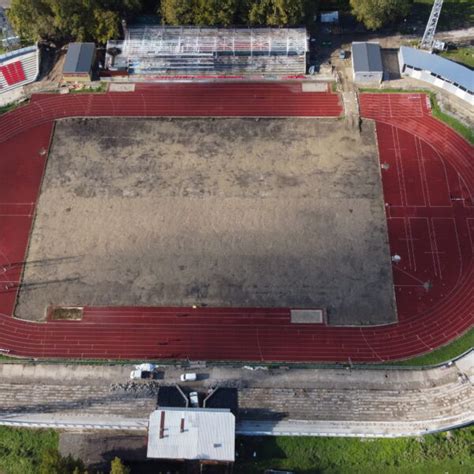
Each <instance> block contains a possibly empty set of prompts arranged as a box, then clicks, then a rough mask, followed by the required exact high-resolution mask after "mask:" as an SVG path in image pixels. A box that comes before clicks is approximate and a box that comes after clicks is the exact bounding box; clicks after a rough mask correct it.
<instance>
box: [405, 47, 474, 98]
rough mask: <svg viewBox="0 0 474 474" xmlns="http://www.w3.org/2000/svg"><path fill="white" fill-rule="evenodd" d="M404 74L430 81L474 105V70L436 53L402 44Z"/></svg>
mask: <svg viewBox="0 0 474 474" xmlns="http://www.w3.org/2000/svg"><path fill="white" fill-rule="evenodd" d="M398 62H399V65H400V73H401V75H402V76H410V77H412V78H414V79H418V80H420V81H424V82H428V83H430V84H432V85H434V86H436V87H439V88H441V89H444V90H446V91H448V92H450V93H451V94H454V95H456V96H457V97H459V98H460V99H462V100H465V101H466V102H468V103H469V104H471V105H474V71H472V70H470V69H468V68H467V67H465V66H462V65H461V64H458V63H455V62H454V61H450V60H449V59H446V58H443V57H441V56H438V55H436V54H431V53H427V52H426V51H421V50H419V49H415V48H409V47H407V46H402V47H401V48H400V51H399V52H398Z"/></svg>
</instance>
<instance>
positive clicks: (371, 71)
mask: <svg viewBox="0 0 474 474" xmlns="http://www.w3.org/2000/svg"><path fill="white" fill-rule="evenodd" d="M352 74H353V78H354V82H358V83H361V82H377V83H381V82H382V80H383V66H382V53H381V52H380V45H379V43H361V42H354V43H352Z"/></svg>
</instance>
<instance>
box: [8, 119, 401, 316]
mask: <svg viewBox="0 0 474 474" xmlns="http://www.w3.org/2000/svg"><path fill="white" fill-rule="evenodd" d="M194 304H196V305H208V306H239V307H242V306H244V307H292V308H324V309H325V310H326V311H327V315H328V321H329V323H330V324H336V325H368V324H385V323H390V322H395V321H396V309H395V301H394V292H393V282H392V272H391V263H390V254H389V248H388V236H387V229H386V222H385V212H384V203H383V197H382V187H381V180H380V170H379V163H378V159H377V149H376V144H375V134H374V129H373V125H372V124H371V123H364V126H363V130H362V133H361V134H359V133H358V132H356V131H351V130H347V128H346V127H345V125H344V122H343V121H338V120H322V119H317V120H316V119H315V120H313V119H260V120H255V119H192V120H190V119H123V118H118V119H117V118H113V119H112V118H111V119H68V120H64V121H59V122H58V123H57V124H56V129H55V134H54V139H53V143H52V149H51V153H50V156H49V159H48V164H47V168H46V172H45V176H44V181H43V185H42V191H41V196H40V199H39V204H38V209H37V215H36V218H35V223H34V227H33V231H32V235H31V241H30V246H29V251H28V255H27V264H26V267H25V271H24V275H23V282H22V285H21V289H20V293H19V299H18V304H17V308H16V315H17V316H18V317H20V318H25V319H34V320H41V319H44V317H45V314H46V309H47V307H48V306H50V305H55V306H62V305H63V306H103V305H107V306H191V305H194Z"/></svg>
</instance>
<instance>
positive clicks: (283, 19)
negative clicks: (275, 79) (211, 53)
mask: <svg viewBox="0 0 474 474" xmlns="http://www.w3.org/2000/svg"><path fill="white" fill-rule="evenodd" d="M314 3H315V2H314V1H312V0H161V9H160V12H161V15H162V17H163V22H164V23H165V24H167V25H207V26H216V25H220V26H228V25H232V24H237V23H246V24H250V25H269V26H286V25H289V26H291V25H299V24H301V23H302V21H303V19H304V16H305V7H306V6H307V5H309V4H314Z"/></svg>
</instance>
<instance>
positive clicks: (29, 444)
mask: <svg viewBox="0 0 474 474" xmlns="http://www.w3.org/2000/svg"><path fill="white" fill-rule="evenodd" d="M58 443H59V436H58V433H57V432H55V431H53V430H27V429H19V428H10V427H7V426H0V472H1V473H2V474H3V473H4V474H25V473H26V472H29V473H35V472H38V470H39V467H40V465H41V462H42V459H43V457H44V456H45V454H46V453H47V452H48V451H49V450H55V451H57V449H58Z"/></svg>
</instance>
